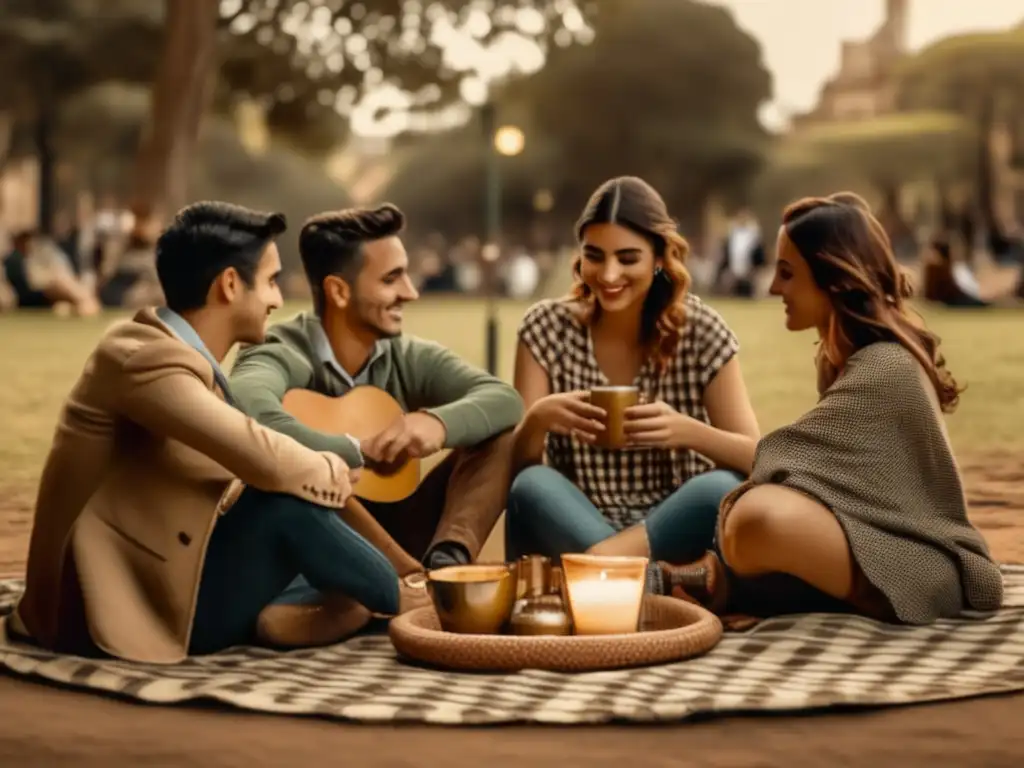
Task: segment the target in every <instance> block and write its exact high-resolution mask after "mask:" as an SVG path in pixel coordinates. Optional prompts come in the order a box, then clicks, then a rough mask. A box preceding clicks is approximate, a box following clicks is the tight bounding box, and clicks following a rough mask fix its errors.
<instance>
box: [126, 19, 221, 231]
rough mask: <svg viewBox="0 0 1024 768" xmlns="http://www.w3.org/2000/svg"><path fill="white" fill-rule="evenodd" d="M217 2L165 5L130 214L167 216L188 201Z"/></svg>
mask: <svg viewBox="0 0 1024 768" xmlns="http://www.w3.org/2000/svg"><path fill="white" fill-rule="evenodd" d="M218 11H219V0H168V1H167V20H166V22H165V23H166V37H165V39H164V50H163V53H162V56H161V60H160V65H159V68H158V70H157V74H156V80H155V82H154V84H153V92H152V97H151V108H150V119H149V125H148V126H147V129H146V132H145V134H144V135H143V138H142V144H141V146H140V147H139V154H138V158H137V160H136V167H135V193H134V198H133V201H132V210H133V212H134V213H135V215H136V216H137V217H139V218H148V217H150V216H157V217H162V216H167V215H170V214H172V213H173V212H174V211H175V210H177V209H178V208H179V207H181V206H182V205H183V204H184V203H185V200H186V198H187V194H188V181H189V172H190V170H191V162H192V154H193V150H194V148H195V146H196V143H197V141H198V138H199V127H200V125H201V123H202V118H203V113H204V112H205V110H206V107H207V105H208V102H209V99H210V94H211V90H212V87H213V82H214V75H215V73H216V56H217V34H218V33H217V18H218Z"/></svg>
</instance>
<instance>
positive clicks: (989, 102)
mask: <svg viewBox="0 0 1024 768" xmlns="http://www.w3.org/2000/svg"><path fill="white" fill-rule="evenodd" d="M995 120H996V105H995V98H994V97H992V96H989V97H987V98H985V99H984V100H983V101H982V104H981V109H980V111H979V114H978V131H979V135H978V205H977V210H978V216H979V219H980V221H979V222H978V224H979V225H980V226H981V227H982V228H983V230H984V231H985V233H986V239H987V240H990V239H991V238H992V237H993V236H998V235H999V234H1000V232H999V229H1000V227H999V222H998V220H997V217H996V210H995V189H994V185H995V176H996V174H995V167H994V166H995V158H993V157H992V143H991V142H992V132H993V130H994V129H995ZM972 245H973V244H972Z"/></svg>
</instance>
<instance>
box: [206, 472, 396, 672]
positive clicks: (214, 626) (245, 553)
mask: <svg viewBox="0 0 1024 768" xmlns="http://www.w3.org/2000/svg"><path fill="white" fill-rule="evenodd" d="M321 590H322V591H323V592H337V593H341V594H344V595H347V596H348V597H351V598H352V599H353V600H356V601H357V602H359V603H361V604H362V605H364V606H365V607H366V608H368V609H369V610H371V611H373V612H376V613H385V614H393V613H397V611H398V574H397V573H396V572H395V569H394V568H393V567H392V565H391V563H390V562H389V561H388V559H387V558H386V557H384V555H383V554H381V552H380V551H379V550H377V549H376V548H375V547H374V546H373V545H371V544H370V543H369V542H368V541H367V540H366V539H364V538H363V537H362V536H361V535H359V534H358V533H356V532H355V531H354V530H352V529H351V528H350V527H349V526H348V525H346V524H345V522H344V521H343V520H341V518H339V517H338V515H337V513H336V512H335V511H334V510H333V509H329V508H327V507H321V506H319V505H317V504H313V503H312V502H308V501H304V500H303V499H299V498H297V497H295V496H287V495H284V494H276V493H267V492H265V491H258V490H256V489H255V488H247V489H246V490H245V491H244V492H243V493H242V495H241V497H240V498H239V499H238V501H237V502H235V505H234V506H233V507H232V508H231V509H230V510H228V512H227V513H226V514H225V515H224V516H223V517H221V518H219V519H218V520H217V524H216V526H215V527H214V529H213V534H212V535H211V536H210V543H209V546H208V547H207V550H206V559H205V561H204V563H203V573H202V577H201V579H200V583H199V598H198V602H197V605H196V614H195V621H194V623H193V626H192V637H191V641H190V643H189V652H190V653H192V654H204V653H213V652H215V651H219V650H222V649H224V648H228V647H230V646H233V645H242V644H248V643H252V642H254V640H255V638H254V635H255V629H256V621H257V619H258V618H259V614H260V612H261V611H262V610H263V609H264V608H265V607H266V606H267V605H270V604H271V603H292V604H295V603H300V604H301V603H309V602H313V601H316V600H319V599H320V594H321Z"/></svg>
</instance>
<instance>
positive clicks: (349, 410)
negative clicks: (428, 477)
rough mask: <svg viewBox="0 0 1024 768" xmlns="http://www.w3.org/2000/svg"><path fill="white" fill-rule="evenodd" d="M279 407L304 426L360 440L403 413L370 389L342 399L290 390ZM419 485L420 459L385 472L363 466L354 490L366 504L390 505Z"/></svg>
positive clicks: (388, 398) (357, 390) (385, 395)
mask: <svg viewBox="0 0 1024 768" xmlns="http://www.w3.org/2000/svg"><path fill="white" fill-rule="evenodd" d="M281 404H282V405H283V406H284V410H285V411H286V412H287V413H289V414H291V415H292V416H293V417H295V419H297V420H298V421H299V422H300V423H302V424H304V425H305V426H307V427H310V428H312V429H315V430H317V431H319V432H324V433H326V434H330V435H345V434H347V435H352V436H353V437H354V438H356V439H357V440H360V441H362V440H369V439H370V438H371V437H373V436H375V435H377V434H378V433H380V432H381V431H382V430H384V429H385V428H387V427H388V426H390V424H391V423H392V422H393V421H395V419H397V418H398V417H400V416H401V415H402V414H403V413H404V411H403V410H402V406H401V405H399V404H398V401H397V400H395V398H393V397H392V396H391V395H389V394H388V393H387V392H385V391H384V390H383V389H379V388H377V387H371V386H358V387H354V388H352V389H351V390H349V391H348V392H346V393H345V394H344V395H342V396H341V397H331V396H329V395H321V394H320V393H319V392H314V391H312V390H309V389H291V390H289V391H288V392H286V393H285V396H284V399H283V400H282V401H281ZM419 483H420V460H419V459H409V460H408V461H406V462H405V463H404V464H400V465H398V466H396V467H394V468H388V470H386V471H385V470H383V469H381V468H379V467H378V468H374V469H370V468H369V467H365V466H364V467H363V468H362V469H361V470H360V473H359V480H358V482H357V483H356V484H355V486H354V487H353V491H354V493H355V495H356V496H358V497H359V498H362V499H366V500H367V501H375V502H384V503H391V502H396V501H402V500H403V499H407V498H409V496H411V495H412V493H413V491H415V490H416V488H417V487H418V486H419Z"/></svg>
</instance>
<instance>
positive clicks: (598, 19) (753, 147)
mask: <svg viewBox="0 0 1024 768" xmlns="http://www.w3.org/2000/svg"><path fill="white" fill-rule="evenodd" d="M587 21H588V22H589V25H590V28H591V29H592V30H593V35H594V36H593V41H592V42H590V43H589V44H587V45H572V46H566V47H556V48H554V49H553V50H551V52H550V53H549V56H548V60H547V64H546V65H545V67H544V68H543V69H542V70H541V71H539V72H537V73H536V74H534V75H530V76H528V77H523V78H518V79H515V80H511V81H509V82H508V83H507V85H506V86H505V87H503V88H501V89H499V90H498V91H497V93H496V96H495V102H496V104H497V105H498V112H499V115H500V117H499V122H514V123H515V124H517V125H519V126H520V127H522V128H523V130H524V132H525V134H526V137H527V138H526V147H525V151H524V152H523V154H522V155H520V156H518V157H515V158H508V159H503V161H502V165H503V166H504V167H505V168H506V173H505V177H506V185H507V187H508V188H509V195H508V196H507V200H506V202H507V206H506V209H507V211H508V216H509V218H510V219H512V220H514V219H515V217H516V216H523V215H524V214H525V213H528V212H529V211H528V210H527V211H525V212H524V211H523V207H524V206H525V207H527V208H528V206H529V205H530V204H531V203H530V201H532V199H533V195H534V193H535V192H536V191H537V190H538V189H539V188H544V189H548V190H550V191H551V192H552V193H553V196H554V200H555V213H556V214H557V216H558V217H561V218H566V217H568V218H569V219H570V220H571V218H572V217H574V216H575V215H576V214H577V213H578V208H579V207H580V206H581V205H582V204H583V202H584V201H585V199H586V197H587V196H588V195H589V194H590V192H591V191H592V190H593V189H594V188H595V187H596V186H597V185H598V184H599V183H600V182H602V181H604V180H605V179H607V178H609V177H612V176H615V175H620V174H635V175H639V176H643V177H645V178H646V179H647V180H648V181H650V182H651V183H652V184H653V185H654V186H655V187H657V188H658V189H659V191H661V192H662V194H663V195H664V196H665V198H666V200H667V201H668V202H669V205H670V206H671V207H672V209H673V210H674V211H676V212H678V215H680V216H683V217H685V216H687V215H688V214H697V213H698V211H699V207H700V205H701V203H702V202H703V200H704V199H705V197H706V196H707V195H709V194H711V193H715V192H725V193H728V192H734V191H736V190H737V189H738V188H740V187H742V186H743V185H744V184H745V183H746V182H747V181H748V180H749V179H750V178H751V177H752V176H753V175H754V174H755V173H756V172H757V170H758V169H759V167H760V165H761V163H762V162H763V158H764V156H765V152H766V151H767V149H768V143H769V141H768V139H769V137H768V135H767V134H766V132H765V130H764V128H763V127H762V126H761V124H760V122H759V120H758V110H759V108H760V106H761V105H762V104H763V103H764V102H766V101H767V100H768V99H770V98H771V94H772V81H771V75H770V73H769V72H768V70H767V69H766V67H765V65H764V62H763V60H762V54H761V49H760V46H759V44H758V43H757V41H756V40H754V39H753V38H752V37H751V36H750V35H748V34H747V33H746V32H744V31H743V30H741V29H740V28H739V27H738V26H737V24H736V22H735V19H734V18H733V17H732V15H731V13H730V12H729V11H727V10H725V9H723V8H721V7H719V6H713V5H710V4H705V3H700V2H694V1H693V0H602V2H601V3H600V7H599V9H598V12H597V13H596V14H595V15H594V16H593V17H588V19H587ZM445 146H446V147H447V149H446V150H444V151H447V152H449V153H450V154H451V160H450V161H442V160H440V159H439V157H440V155H439V152H441V151H442V149H441V147H445ZM460 147H461V157H460V158H459V159H456V158H455V156H456V155H458V154H459V148H460ZM419 152H420V153H419V155H418V157H417V158H415V159H412V160H410V161H409V164H408V166H407V167H406V169H405V170H404V171H402V172H400V173H399V174H397V175H396V177H395V179H394V181H393V183H392V185H391V187H390V189H389V190H388V196H389V197H390V198H392V199H396V200H402V201H404V202H405V204H406V206H407V207H409V209H410V215H411V217H412V218H415V217H417V216H420V215H423V216H429V217H431V218H432V217H433V216H434V215H436V212H437V209H438V201H439V200H445V201H459V202H457V203H453V206H454V207H455V208H458V209H459V210H461V211H465V212H467V214H468V215H469V216H472V217H474V218H472V219H470V220H469V221H468V222H467V225H468V226H472V225H473V224H476V223H478V222H479V210H480V205H481V204H480V203H479V202H478V200H479V197H480V190H482V189H483V178H484V175H483V174H484V172H483V161H484V156H485V154H484V153H485V152H486V146H485V144H484V137H483V136H482V133H481V132H480V128H479V126H470V127H468V128H464V129H460V130H459V131H457V132H454V133H453V134H452V136H451V137H450V138H448V139H437V138H431V139H429V140H425V141H423V142H422V148H421V149H420V151H419ZM428 165H429V166H430V167H432V168H434V169H435V170H434V171H433V172H431V173H426V169H427V166H428ZM531 185H532V188H531ZM449 218H450V217H449Z"/></svg>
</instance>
